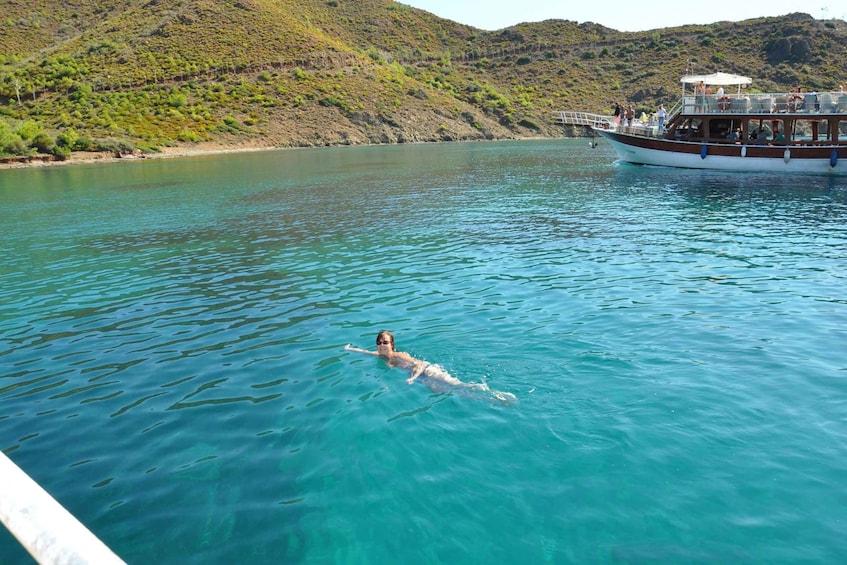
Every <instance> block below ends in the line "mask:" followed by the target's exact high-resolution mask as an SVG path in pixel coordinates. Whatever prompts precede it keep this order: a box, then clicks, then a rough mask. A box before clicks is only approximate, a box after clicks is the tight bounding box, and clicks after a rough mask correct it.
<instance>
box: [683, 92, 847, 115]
mask: <svg viewBox="0 0 847 565" xmlns="http://www.w3.org/2000/svg"><path fill="white" fill-rule="evenodd" d="M680 111H681V112H682V113H684V114H726V113H732V114H780V113H793V114H847V92H789V93H747V92H744V93H741V94H738V93H732V94H721V95H718V94H705V95H704V94H686V95H683V97H682V100H681V101H680Z"/></svg>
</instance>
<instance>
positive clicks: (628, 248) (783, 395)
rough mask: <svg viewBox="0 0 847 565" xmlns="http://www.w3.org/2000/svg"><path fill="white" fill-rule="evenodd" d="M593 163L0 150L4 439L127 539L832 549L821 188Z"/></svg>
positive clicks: (441, 557) (262, 552) (442, 149)
mask: <svg viewBox="0 0 847 565" xmlns="http://www.w3.org/2000/svg"><path fill="white" fill-rule="evenodd" d="M613 161H614V158H613V155H612V152H611V150H610V149H609V148H608V147H605V146H604V145H602V144H601V145H600V146H599V147H598V148H596V149H590V148H588V147H587V146H586V144H585V143H584V142H582V141H580V142H570V141H561V142H559V141H557V142H522V143H479V144H447V145H436V146H426V145H424V146H398V147H368V148H344V149H326V150H303V151H276V152H261V153H255V154H243V155H229V156H217V157H204V158H191V159H180V160H167V161H165V160H162V161H156V160H152V161H146V162H138V163H124V164H117V165H100V166H93V167H89V166H74V167H61V168H50V169H49V170H10V171H0V199H1V200H0V220H2V221H3V225H4V226H5V227H6V231H5V232H4V233H5V235H6V237H5V238H3V240H2V242H0V251H2V252H3V254H4V261H3V263H2V264H0V282H2V284H0V361H2V364H3V365H2V366H3V367H4V369H3V371H2V374H0V421H2V428H1V429H2V432H0V440H2V441H0V446H1V447H2V449H3V450H4V451H5V452H6V453H8V454H10V456H11V457H12V458H13V459H14V460H15V461H16V462H17V463H18V464H20V465H21V466H22V467H24V468H25V469H26V470H27V471H28V472H30V473H31V474H33V476H35V477H36V478H38V479H39V480H40V481H41V482H42V484H44V485H45V486H46V487H48V490H50V491H51V492H53V493H54V494H56V495H57V496H58V497H59V498H60V500H62V502H63V503H65V504H66V505H68V506H69V507H70V508H71V509H72V510H73V511H74V512H75V513H76V514H77V515H79V517H80V518H81V519H82V520H83V521H84V522H85V523H86V524H88V525H89V526H91V527H92V529H94V531H95V532H96V533H98V534H99V535H100V536H101V537H103V538H104V539H105V540H106V541H107V543H108V544H109V545H110V546H112V547H113V548H114V549H115V550H116V551H117V552H118V553H119V554H120V555H121V556H122V557H124V558H125V559H126V560H127V561H128V562H180V563H182V562H207V561H213V562H223V561H230V560H231V561H236V560H239V561H241V560H244V559H245V558H247V559H249V560H251V561H255V562H279V561H285V562H298V563H299V562H321V563H323V562H350V563H354V562H355V563H362V562H395V561H402V562H406V563H418V562H420V563H423V562H427V563H429V562H444V561H453V560H454V558H455V556H457V555H467V556H468V558H467V560H468V561H472V562H495V563H505V562H527V561H529V562H536V561H537V562H549V561H554V562H572V561H596V562H607V561H610V560H624V561H626V560H635V561H643V560H644V559H647V560H650V559H652V558H653V557H655V558H657V559H659V560H662V559H670V560H672V561H673V560H678V559H682V560H686V559H695V560H696V559H700V557H701V556H706V557H705V558H707V559H709V560H717V561H729V560H737V559H736V558H737V557H739V556H744V555H756V556H757V557H758V558H760V559H763V560H766V561H788V560H794V559H796V558H798V557H799V553H800V549H798V548H803V551H804V553H803V555H804V558H807V557H808V556H809V555H814V558H817V560H821V561H832V560H833V558H834V557H835V556H838V555H841V554H843V552H844V550H845V549H847V547H845V545H844V542H843V541H841V540H843V536H841V535H839V534H840V532H838V528H837V524H839V523H841V520H843V519H847V516H844V515H843V512H844V511H843V508H845V507H847V500H844V497H843V496H839V495H838V493H837V492H834V491H832V490H831V489H830V488H829V487H828V485H832V484H837V479H838V478H839V477H840V476H841V474H842V470H843V466H844V464H845V461H847V453H845V449H844V446H845V445H847V441H846V440H847V428H845V427H844V426H843V425H842V424H841V423H843V422H845V421H847V418H845V416H847V414H845V413H844V406H843V403H841V402H839V401H838V400H837V399H839V398H841V397H843V395H844V392H845V391H844V387H843V384H842V380H843V379H839V378H838V377H839V375H840V374H842V373H843V371H844V370H845V367H847V358H845V355H844V354H843V353H841V351H842V349H843V347H842V345H843V342H844V329H843V328H844V320H845V319H847V318H845V310H844V308H845V306H847V301H845V299H844V293H843V287H844V272H845V271H844V268H843V267H844V265H845V251H844V250H845V249H847V246H845V243H847V230H846V229H845V227H844V226H845V222H844V219H845V203H847V187H845V185H844V184H841V183H843V182H845V181H844V180H838V179H836V178H835V177H832V178H830V177H811V176H808V177H796V178H790V177H775V178H770V177H767V176H765V175H757V174H726V173H710V172H703V171H677V170H670V169H661V168H649V167H633V166H629V165H623V164H616V163H613ZM382 329H390V330H392V331H394V333H395V335H396V336H397V338H398V348H400V349H403V350H405V351H409V352H410V353H411V354H412V355H414V356H416V357H419V358H422V359H425V360H427V361H428V362H432V363H438V364H440V365H442V366H443V367H444V368H445V369H446V370H447V371H449V372H450V374H452V375H454V376H456V377H457V378H459V379H461V380H463V381H466V382H480V383H486V384H487V385H488V386H490V387H491V388H492V389H496V390H503V391H508V392H511V393H514V394H515V395H517V396H518V398H519V399H520V403H519V404H517V405H515V406H509V407H504V406H501V405H499V404H498V403H487V402H477V401H475V400H474V399H472V398H465V397H463V396H462V395H459V394H449V393H445V392H444V391H434V392H433V391H430V390H428V389H427V387H426V386H423V385H420V384H418V383H416V384H415V385H413V386H408V385H406V384H405V382H404V379H405V375H404V374H403V373H402V371H397V370H392V369H390V368H388V367H386V366H385V365H384V363H383V362H382V361H381V360H379V359H375V358H361V357H355V356H351V355H350V354H348V353H347V352H345V351H344V350H343V345H344V344H345V343H350V342H352V343H354V344H356V345H360V346H367V345H368V344H371V343H372V342H373V337H374V336H375V335H376V333H377V332H378V331H379V330H382ZM773 493H779V496H774V494H773ZM810 507H814V508H816V512H815V515H814V516H810V515H809V514H808V512H805V511H802V509H805V508H810ZM363 516H367V519H366V520H363V519H362V517H363ZM445 524H449V528H447V529H445ZM691 532H698V533H697V536H695V537H696V538H697V539H712V540H722V543H721V544H717V543H716V544H714V545H711V546H708V547H706V546H702V545H697V544H696V543H695V542H696V540H695V539H694V538H693V537H692V535H691ZM779 540H786V541H785V542H781V541H779ZM695 548H696V549H695ZM18 550H19V548H17V547H16V546H15V544H14V542H10V543H5V540H4V541H3V542H2V543H0V561H4V562H5V561H16V560H18V559H19V558H20V555H19V554H18V553H15V552H16V551H18ZM246 556H248V557H246ZM651 556H653V557H651Z"/></svg>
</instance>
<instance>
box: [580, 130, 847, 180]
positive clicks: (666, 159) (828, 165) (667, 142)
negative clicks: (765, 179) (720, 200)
mask: <svg viewBox="0 0 847 565" xmlns="http://www.w3.org/2000/svg"><path fill="white" fill-rule="evenodd" d="M595 131H596V132H597V134H599V135H602V136H603V137H604V138H606V139H607V140H608V141H609V143H610V145H611V146H612V148H613V149H614V150H615V153H616V154H617V156H618V158H619V159H620V160H621V161H626V162H628V163H634V164H638V165H657V166H662V167H677V168H685V169H713V170H720V171H751V172H768V173H774V172H776V173H815V174H837V175H847V147H845V146H834V145H808V146H807V145H792V146H784V145H783V146H780V145H750V144H735V143H703V142H692V141H678V140H673V139H663V138H657V137H646V136H641V135H633V134H629V133H622V132H617V131H612V130H605V129H600V128H596V129H595Z"/></svg>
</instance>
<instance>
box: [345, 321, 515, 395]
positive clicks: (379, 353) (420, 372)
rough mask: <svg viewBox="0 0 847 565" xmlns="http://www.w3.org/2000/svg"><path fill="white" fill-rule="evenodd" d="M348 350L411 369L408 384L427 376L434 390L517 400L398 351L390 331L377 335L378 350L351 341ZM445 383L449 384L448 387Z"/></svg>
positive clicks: (346, 347) (347, 346)
mask: <svg viewBox="0 0 847 565" xmlns="http://www.w3.org/2000/svg"><path fill="white" fill-rule="evenodd" d="M344 349H346V350H347V351H356V352H358V353H364V354H366V355H374V356H376V357H380V358H382V359H385V361H386V362H387V363H388V365H389V367H398V368H400V369H404V370H406V371H409V378H408V379H406V384H412V383H414V382H415V381H416V380H417V379H418V377H421V376H423V377H425V380H426V384H427V387H429V389H430V390H431V391H433V392H447V391H449V390H457V389H458V390H466V391H467V390H472V391H478V392H483V393H490V394H491V395H492V396H493V397H494V398H496V399H497V400H499V401H500V402H503V403H505V404H510V403H511V402H514V401H515V400H517V397H516V396H515V395H514V394H512V393H510V392H500V391H497V390H491V389H489V388H488V385H487V384H485V383H465V382H462V381H460V380H459V379H457V378H456V377H454V376H453V375H451V374H450V373H448V372H447V371H445V370H444V369H442V368H441V367H440V366H438V365H436V364H433V363H427V362H426V361H421V360H420V359H415V358H414V357H412V356H411V355H409V354H408V353H406V352H404V351H397V349H396V348H395V346H394V335H393V334H392V333H391V332H389V331H381V332H379V334H377V336H376V351H368V350H367V349H360V348H358V347H353V346H352V345H350V344H349V343H348V344H347V345H345V346H344ZM445 385H449V386H450V387H455V388H450V389H448V388H447V387H446V386H445Z"/></svg>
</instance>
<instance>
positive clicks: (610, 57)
mask: <svg viewBox="0 0 847 565" xmlns="http://www.w3.org/2000/svg"><path fill="white" fill-rule="evenodd" d="M845 56H847V24H845V22H843V21H838V20H833V21H820V20H814V19H813V18H811V17H810V16H808V15H805V14H792V15H789V16H784V17H781V18H760V19H755V20H748V21H745V22H740V23H730V22H722V23H718V24H714V25H710V26H683V27H679V28H671V29H661V30H653V31H650V32H639V33H624V32H619V31H616V30H613V29H608V28H605V27H603V26H599V25H596V24H592V23H584V24H577V23H576V22H570V21H566V20H549V21H545V22H540V23H535V24H521V25H518V26H514V27H511V28H508V29H504V30H499V31H494V32H487V31H482V30H478V29H474V28H471V27H468V26H464V25H460V24H457V23H454V22H450V21H448V20H444V19H440V18H437V17H435V16H433V15H432V14H429V13H427V12H423V11H421V10H417V9H414V8H411V7H409V6H406V5H404V4H400V3H397V2H393V1H392V0H110V1H108V2H106V1H103V0H86V1H81V0H62V1H57V0H27V1H23V0H6V2H4V14H3V17H2V19H0V153H7V154H8V153H21V152H24V153H25V152H33V151H40V152H50V151H52V152H54V153H56V154H57V155H67V153H68V152H69V151H70V150H81V149H96V148H100V149H102V148H117V149H118V150H132V149H134V148H140V149H142V150H150V151H155V150H160V149H161V148H163V147H169V146H178V145H188V146H191V145H197V144H209V143H213V144H216V145H218V146H231V147H249V146H281V147H284V146H315V145H335V144H362V143H397V142H411V141H439V140H463V139H492V138H513V137H525V136H557V135H561V132H560V131H558V130H557V128H556V127H555V125H554V124H553V123H552V121H551V112H552V111H554V110H557V109H573V110H584V111H592V112H607V111H609V109H610V106H611V104H612V102H613V101H614V100H628V101H631V102H633V103H635V104H636V106H637V107H638V110H639V111H640V110H642V109H644V110H648V111H649V110H652V109H654V108H655V107H656V105H657V104H658V103H659V102H662V101H668V100H670V99H672V98H674V97H675V96H676V95H677V92H678V81H679V76H680V75H681V74H682V73H683V72H684V71H685V70H686V69H691V70H694V71H696V72H712V71H717V70H721V71H726V72H735V73H739V74H745V75H748V76H751V77H753V78H754V86H756V87H757V88H759V89H761V90H788V89H790V88H793V87H795V86H797V85H800V86H803V87H804V88H806V89H809V90H828V89H835V88H837V87H838V85H839V84H842V83H844V82H845V81H847V77H845V76H844V75H845V69H844V65H843V61H844V60H845ZM51 140H52V142H53V145H51Z"/></svg>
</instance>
